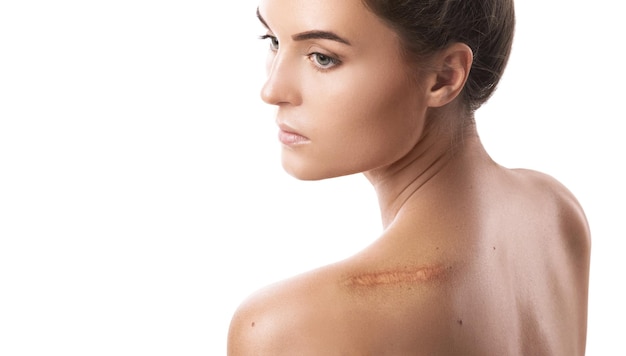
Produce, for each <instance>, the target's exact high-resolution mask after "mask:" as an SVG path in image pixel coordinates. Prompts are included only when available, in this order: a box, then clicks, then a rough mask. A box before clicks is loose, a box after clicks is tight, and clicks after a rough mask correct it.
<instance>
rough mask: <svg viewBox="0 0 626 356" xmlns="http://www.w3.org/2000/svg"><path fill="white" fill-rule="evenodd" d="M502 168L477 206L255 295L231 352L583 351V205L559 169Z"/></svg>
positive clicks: (238, 323) (409, 228)
mask: <svg viewBox="0 0 626 356" xmlns="http://www.w3.org/2000/svg"><path fill="white" fill-rule="evenodd" d="M503 172H504V173H503V174H504V176H503V177H499V178H498V179H497V180H495V182H498V183H497V184H485V185H483V188H482V189H483V190H480V189H479V190H478V191H477V192H476V193H477V195H476V197H475V199H476V201H475V202H474V203H475V207H476V209H477V210H479V212H476V213H475V214H468V213H467V209H468V207H467V206H464V204H462V203H461V202H460V201H456V202H452V203H451V205H450V206H448V207H446V206H444V207H441V209H442V211H439V212H438V213H437V214H433V215H432V216H429V221H430V223H428V224H424V223H422V222H423V221H422V222H420V223H416V224H413V223H411V222H409V223H407V224H398V225H397V226H395V227H392V228H390V229H388V232H387V236H383V237H382V238H380V239H379V240H378V241H377V242H376V243H374V244H373V245H372V246H370V247H369V248H367V249H365V250H364V251H363V252H361V253H359V254H357V255H355V256H354V257H352V258H349V259H347V260H345V261H342V262H340V263H337V264H335V265H331V266H327V267H324V268H321V269H319V270H316V271H312V272H309V273H307V274H304V275H301V276H298V277H295V278H293V279H291V280H288V281H285V282H282V283H279V284H277V285H274V286H271V287H269V288H267V289H265V290H263V291H261V292H259V293H257V294H256V295H255V296H253V297H252V298H250V299H249V300H248V302H246V303H244V304H243V305H242V307H241V308H240V310H239V311H238V312H237V314H236V315H235V317H234V319H233V324H232V325H231V333H230V341H229V354H231V355H246V354H255V355H265V354H267V355H283V354H284V355H290V354H298V355H308V354H311V355H318V354H324V355H433V354H435V355H582V354H584V347H585V334H586V305H587V299H586V298H587V283H588V268H589V231H588V228H587V225H586V221H585V218H584V215H583V213H582V211H581V209H580V207H579V206H578V204H577V203H576V201H575V199H574V198H573V197H572V195H571V194H570V193H569V192H568V191H567V190H566V189H565V188H564V187H562V186H561V185H560V184H559V183H558V182H556V181H554V180H553V179H552V178H549V177H547V176H544V175H542V174H539V173H535V172H531V171H503ZM455 204H456V205H459V208H458V209H456V210H458V211H455V208H454V205H455ZM416 213H418V212H416ZM457 213H458V215H457ZM421 215H422V217H423V215H425V213H424V212H422V213H421ZM468 216H469V217H468ZM438 219H440V221H439V220H438ZM418 220H419V219H418ZM464 220H467V221H464ZM424 226H426V228H424Z"/></svg>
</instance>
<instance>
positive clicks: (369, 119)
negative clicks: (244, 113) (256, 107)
mask: <svg viewBox="0 0 626 356" xmlns="http://www.w3.org/2000/svg"><path fill="white" fill-rule="evenodd" d="M259 15H260V19H261V21H262V22H263V23H264V25H266V27H267V34H266V36H264V37H265V38H267V41H268V43H269V47H270V50H269V55H268V61H267V68H268V79H267V82H266V83H265V85H264V87H263V89H262V93H261V96H262V98H263V100H264V101H265V102H267V103H269V104H273V105H276V106H277V108H278V111H277V117H276V121H277V124H278V126H279V140H280V142H281V144H282V163H283V167H284V168H285V170H286V171H287V172H288V173H290V174H291V175H293V176H295V177H297V178H300V179H307V180H308V179H323V178H329V177H336V176H341V175H347V174H352V173H357V172H367V171H370V170H374V169H380V168H383V167H385V166H388V165H390V164H392V163H394V162H396V161H397V160H399V159H401V158H402V157H403V156H404V155H406V154H407V153H408V152H409V151H410V150H411V149H412V148H413V147H415V145H416V144H417V143H418V141H419V139H420V136H421V134H422V127H423V123H424V116H425V113H426V107H425V105H424V98H425V90H424V89H423V88H420V85H419V84H418V83H419V82H418V81H416V80H415V76H413V77H409V75H408V73H409V65H408V64H407V63H406V62H405V61H404V60H403V58H402V56H401V52H400V44H399V40H398V38H397V36H396V34H395V32H394V31H393V30H391V29H390V28H388V27H387V26H386V25H385V24H383V23H382V21H381V20H380V19H378V18H377V17H376V16H375V15H374V14H372V13H371V12H370V11H369V10H367V9H366V8H365V7H364V5H363V4H362V3H361V1H360V0H341V1H337V0H315V1H313V0H262V1H261V3H260V6H259Z"/></svg>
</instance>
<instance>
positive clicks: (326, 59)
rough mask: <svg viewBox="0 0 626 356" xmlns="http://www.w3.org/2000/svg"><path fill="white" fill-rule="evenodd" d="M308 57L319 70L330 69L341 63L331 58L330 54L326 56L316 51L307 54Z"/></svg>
mask: <svg viewBox="0 0 626 356" xmlns="http://www.w3.org/2000/svg"><path fill="white" fill-rule="evenodd" d="M309 59H310V60H311V62H313V64H314V65H315V66H316V67H317V68H319V69H321V70H326V69H330V68H332V67H334V66H336V65H338V64H340V63H341V62H340V61H339V60H338V59H336V58H333V57H330V56H327V55H325V54H321V53H318V52H315V53H311V54H309Z"/></svg>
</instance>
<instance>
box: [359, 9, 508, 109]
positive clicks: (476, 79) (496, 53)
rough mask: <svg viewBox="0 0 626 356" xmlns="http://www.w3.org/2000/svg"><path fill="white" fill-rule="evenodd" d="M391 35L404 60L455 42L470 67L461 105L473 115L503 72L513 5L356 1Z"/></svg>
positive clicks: (427, 53)
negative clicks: (465, 50) (467, 51)
mask: <svg viewBox="0 0 626 356" xmlns="http://www.w3.org/2000/svg"><path fill="white" fill-rule="evenodd" d="M362 1H363V3H364V4H365V6H366V7H367V8H369V9H370V10H371V11H372V12H373V13H374V14H375V15H377V16H378V17H379V18H381V19H382V20H383V21H385V22H386V23H387V24H388V25H389V26H390V27H391V28H392V29H394V30H395V31H396V32H397V33H398V36H399V37H400V40H401V41H402V43H403V46H404V52H405V54H406V55H408V58H409V59H424V58H427V57H428V56H429V55H431V54H434V53H436V52H437V51H439V50H441V49H444V48H446V47H447V46H448V45H450V44H452V43H455V42H462V43H465V44H466V45H468V46H469V47H470V48H471V49H472V52H473V54H474V62H473V64H472V69H471V71H470V74H469V77H468V80H467V83H466V84H465V88H464V89H463V93H462V95H463V99H464V101H465V104H466V105H468V108H469V109H470V110H471V111H472V112H473V111H475V110H476V109H478V108H479V107H480V106H481V105H482V104H483V103H484V102H485V101H487V99H489V97H490V96H491V95H492V94H493V91H494V90H495V88H496V86H497V84H498V82H499V81H500V78H501V76H502V73H503V72H504V68H505V67H506V64H507V61H508V59H509V55H510V53H511V45H512V42H513V33H514V31H515V11H514V6H513V0H362Z"/></svg>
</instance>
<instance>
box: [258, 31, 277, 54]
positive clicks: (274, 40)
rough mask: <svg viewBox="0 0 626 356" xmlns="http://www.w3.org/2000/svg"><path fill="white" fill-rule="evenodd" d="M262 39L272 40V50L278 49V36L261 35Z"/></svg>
mask: <svg viewBox="0 0 626 356" xmlns="http://www.w3.org/2000/svg"><path fill="white" fill-rule="evenodd" d="M259 38H260V39H262V40H270V50H272V51H277V50H278V45H279V43H278V38H276V36H272V35H263V36H261V37H259Z"/></svg>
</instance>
